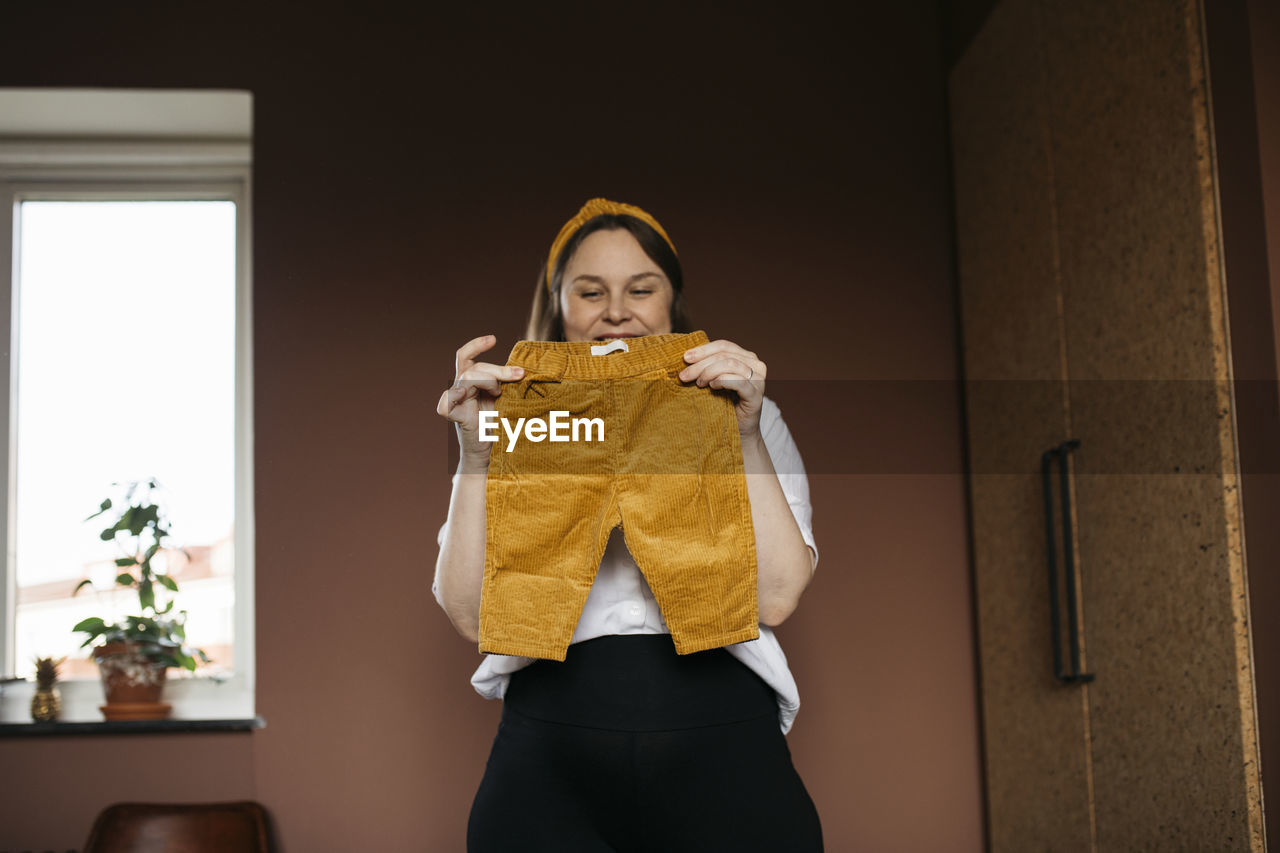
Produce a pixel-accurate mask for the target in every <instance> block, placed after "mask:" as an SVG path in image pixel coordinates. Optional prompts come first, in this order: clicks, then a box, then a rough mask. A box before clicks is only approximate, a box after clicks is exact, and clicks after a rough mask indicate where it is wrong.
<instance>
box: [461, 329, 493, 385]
mask: <svg viewBox="0 0 1280 853" xmlns="http://www.w3.org/2000/svg"><path fill="white" fill-rule="evenodd" d="M497 343H498V338H497V336H496V335H481V336H480V337H478V338H472V339H471V340H469V341H467V342H466V343H465V344H463V345H462V346H461V347H459V348H458V351H457V353H455V354H454V362H453V368H454V369H453V375H454V376H461V375H462V373H463V371H465V370H466V369H467V368H469V367H470V366H471V365H472V363H473V362H474V361H475V357H476V356H477V355H479V354H480V353H482V352H486V351H487V350H491V349H493V348H494V346H495V345H497Z"/></svg>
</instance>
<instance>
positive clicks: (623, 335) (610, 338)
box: [596, 332, 639, 341]
mask: <svg viewBox="0 0 1280 853" xmlns="http://www.w3.org/2000/svg"><path fill="white" fill-rule="evenodd" d="M635 337H639V336H638V335H633V334H628V333H623V332H619V333H618V334H613V335H596V340H597V341H616V340H617V339H618V338H635Z"/></svg>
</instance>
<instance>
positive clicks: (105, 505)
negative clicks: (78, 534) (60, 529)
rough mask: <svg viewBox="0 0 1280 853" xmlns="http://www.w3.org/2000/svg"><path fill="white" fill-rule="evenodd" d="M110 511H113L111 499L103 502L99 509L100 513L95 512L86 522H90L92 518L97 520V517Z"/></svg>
mask: <svg viewBox="0 0 1280 853" xmlns="http://www.w3.org/2000/svg"><path fill="white" fill-rule="evenodd" d="M109 509H111V498H107V499H106V500H105V501H103V502H102V506H100V507H98V511H97V512H95V513H94V514H93V515H91V516H89V518H86V519H85V521H88V520H89V519H91V518H96V517H97V516H99V515H102V514H103V513H104V512H106V511H107V510H109Z"/></svg>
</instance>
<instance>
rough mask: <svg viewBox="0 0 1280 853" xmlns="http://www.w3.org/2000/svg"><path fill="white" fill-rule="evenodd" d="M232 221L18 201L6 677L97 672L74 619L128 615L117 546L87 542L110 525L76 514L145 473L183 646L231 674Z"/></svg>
mask: <svg viewBox="0 0 1280 853" xmlns="http://www.w3.org/2000/svg"><path fill="white" fill-rule="evenodd" d="M235 216H236V211H235V204H234V203H233V202H229V201H213V202H208V201H181V202H159V201H120V202H96V201H95V202H50V201H29V202H24V203H22V205H21V209H20V224H21V233H20V235H19V238H18V244H19V252H20V254H19V270H18V302H17V316H18V321H17V327H18V340H17V359H18V361H17V379H18V381H17V395H16V396H17V403H16V410H17V414H18V417H17V431H18V434H17V460H16V461H17V472H16V473H17V500H16V509H17V512H16V515H17V519H16V533H15V542H14V544H15V546H16V565H17V586H18V595H17V613H16V637H15V638H14V641H15V659H14V663H15V669H16V672H17V674H19V675H22V674H29V673H30V672H31V671H32V670H33V667H32V664H31V661H32V658H33V657H35V656H36V655H42V656H43V655H52V656H61V655H70V656H71V659H69V660H68V661H67V663H66V664H64V666H63V672H64V674H65V675H67V676H71V677H74V676H92V677H96V674H97V671H96V668H95V667H94V666H93V665H92V664H91V663H88V662H87V661H84V660H83V659H84V658H85V656H86V652H85V651H84V650H80V649H79V645H80V642H81V640H82V639H83V635H76V634H72V633H71V628H72V626H73V625H75V624H76V622H78V621H80V620H81V619H83V618H85V617H86V616H102V617H104V618H108V619H110V618H112V617H115V616H118V615H124V614H126V613H137V612H138V600H137V594H136V593H134V592H131V591H128V590H124V591H120V592H116V591H113V590H112V589H111V585H112V579H113V578H114V576H115V567H114V565H113V562H112V561H113V560H114V559H115V558H116V557H119V556H123V555H124V552H123V550H122V548H121V547H120V546H119V545H116V544H113V543H108V542H103V541H102V540H101V539H100V538H99V533H100V532H101V531H102V530H103V528H105V527H108V526H109V524H110V521H109V520H108V514H104V515H102V516H99V517H97V518H94V519H92V520H90V521H86V520H85V519H86V518H87V517H88V516H89V515H91V514H92V513H94V512H96V511H97V510H98V507H99V506H100V505H101V503H102V501H103V500H104V499H105V498H108V497H110V498H111V499H112V501H113V503H114V504H115V506H116V507H119V506H121V499H122V498H123V484H124V483H125V482H127V481H130V480H146V479H149V478H152V477H154V478H155V479H157V480H158V481H159V483H160V485H161V486H163V487H164V488H163V490H162V491H161V492H159V496H160V498H161V499H162V501H163V506H164V509H165V510H166V512H167V515H168V518H169V522H170V532H171V533H172V536H171V538H169V539H166V540H165V541H166V543H168V544H169V545H172V546H174V548H173V550H171V551H169V550H168V549H166V551H168V553H165V552H162V553H161V554H160V555H157V558H156V560H155V561H154V562H155V563H156V564H157V565H159V564H161V563H162V562H163V561H164V560H165V559H166V558H167V562H168V567H169V569H171V570H172V571H173V577H174V579H175V580H176V581H177V582H178V585H179V588H180V589H179V593H178V595H177V604H176V606H175V609H185V610H187V611H188V614H189V615H188V620H187V637H188V639H189V642H190V643H191V644H192V645H195V646H199V647H201V648H203V649H205V651H206V652H208V653H209V655H210V657H213V658H214V659H215V664H216V668H217V669H219V670H226V671H230V670H231V662H232V649H233V637H232V630H233V624H234V619H233V608H234V578H233V567H234V564H235V561H234V559H233V556H234V555H233V551H232V542H233V540H232V530H233V522H234V506H235V503H234V495H235V492H234V485H235V483H234V480H235V446H234V439H235V422H234V419H235V408H234V405H235V294H236V278H235ZM113 482H117V483H121V484H122V485H121V486H113V485H112V483H113ZM112 520H113V519H112ZM146 544H148V543H144V545H143V547H145V546H146ZM178 546H181V547H184V548H186V549H187V551H188V552H189V553H190V555H191V558H192V559H191V560H190V561H189V562H188V561H187V560H186V558H185V557H183V555H182V553H181V551H178V550H177V547H178ZM90 576H92V577H94V578H95V579H96V580H95V586H94V588H92V589H91V588H85V589H84V590H81V592H80V594H79V595H77V596H76V597H75V598H72V597H71V592H72V590H73V589H74V587H75V585H76V583H77V582H78V581H79V580H80V579H82V578H84V577H90ZM176 674H177V673H176V672H175V671H171V672H170V675H171V676H172V675H176Z"/></svg>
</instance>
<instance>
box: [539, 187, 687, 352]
mask: <svg viewBox="0 0 1280 853" xmlns="http://www.w3.org/2000/svg"><path fill="white" fill-rule="evenodd" d="M628 207H629V205H628ZM587 208H590V202H589V203H588V205H587ZM634 210H636V211H639V208H634ZM640 212H641V213H643V211H640ZM655 224H656V223H655ZM562 237H563V232H562ZM559 244H562V245H559ZM584 244H588V245H585V246H584ZM552 248H553V257H554V260H549V261H548V264H547V271H546V272H545V273H542V272H540V273H539V274H538V281H537V284H536V285H535V287H534V296H533V310H532V311H531V312H530V316H529V328H528V329H527V331H526V332H525V337H526V338H528V339H529V340H531V341H566V340H592V339H595V338H597V337H598V338H600V339H604V338H605V337H606V336H614V337H617V336H622V335H627V334H628V332H627V331H625V330H624V328H625V327H624V323H621V322H612V323H611V322H609V321H608V318H607V317H606V318H604V319H605V322H604V323H602V324H600V325H598V326H597V331H596V334H595V335H587V334H586V330H585V329H583V328H581V326H582V325H584V324H588V322H589V318H590V317H591V313H592V312H591V310H590V308H589V307H588V306H596V311H597V312H599V313H601V314H604V313H606V312H608V311H611V310H615V311H616V310H617V307H618V306H611V301H612V299H613V297H614V296H615V295H617V296H626V297H628V298H627V299H625V300H624V304H625V307H628V308H632V309H634V308H635V307H636V306H638V305H639V304H640V303H642V302H662V303H663V305H664V306H665V308H666V312H665V313H666V317H665V318H659V317H658V316H655V315H654V311H653V308H652V307H647V308H645V309H641V310H642V314H641V316H640V318H637V320H636V322H633V323H631V324H630V326H629V328H630V329H631V330H635V329H638V328H641V327H642V324H643V325H646V326H647V325H652V326H656V327H661V326H663V325H664V322H665V324H666V329H665V331H667V332H677V333H681V334H683V333H686V332H692V331H693V324H692V323H691V322H690V320H689V314H688V310H687V309H686V307H685V299H684V275H683V274H682V273H681V270H680V262H679V260H678V259H677V258H676V252H675V248H674V247H673V246H672V244H671V242H670V241H669V240H668V239H667V237H666V234H665V233H664V232H660V231H659V230H658V229H656V228H654V227H653V225H650V224H649V223H647V222H645V221H644V219H642V218H640V217H638V216H634V215H630V214H626V213H603V212H602V213H599V214H598V215H596V216H593V217H592V218H591V219H589V220H588V221H587V222H586V223H585V224H583V225H582V226H581V227H579V228H578V229H577V230H576V231H573V232H571V234H570V235H569V236H568V237H567V239H560V238H558V239H557V241H556V245H553V247H552ZM557 249H558V251H556V250H557ZM571 263H572V264H573V266H572V269H570V264H571ZM565 282H568V284H567V285H566V284H565ZM664 294H665V295H664ZM606 295H607V296H608V297H609V298H608V299H606V298H605V297H606ZM654 296H657V297H658V298H657V299H656V300H655V299H653V297H654ZM612 316H613V317H617V316H618V315H617V314H613V315H612ZM566 325H573V329H572V331H574V332H575V334H574V335H570V334H568V332H569V331H570V330H569V329H567V328H566ZM634 334H639V335H649V334H658V332H657V331H656V329H651V330H650V331H635V332H634Z"/></svg>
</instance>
